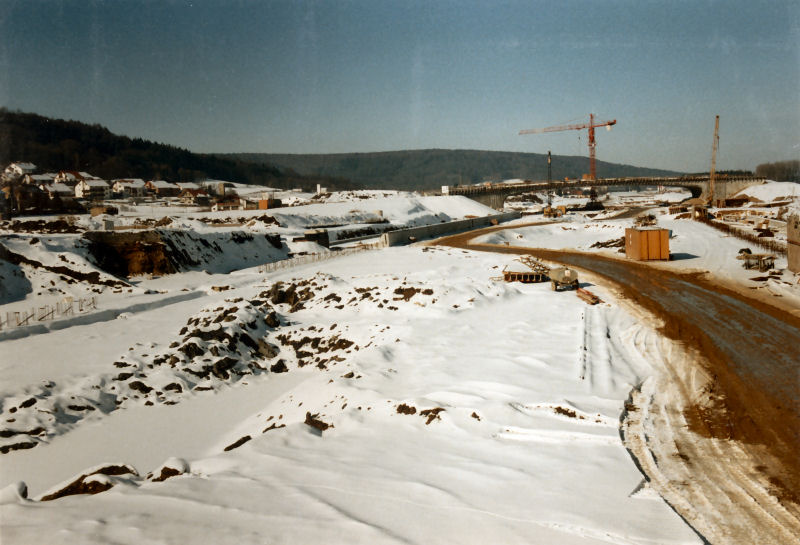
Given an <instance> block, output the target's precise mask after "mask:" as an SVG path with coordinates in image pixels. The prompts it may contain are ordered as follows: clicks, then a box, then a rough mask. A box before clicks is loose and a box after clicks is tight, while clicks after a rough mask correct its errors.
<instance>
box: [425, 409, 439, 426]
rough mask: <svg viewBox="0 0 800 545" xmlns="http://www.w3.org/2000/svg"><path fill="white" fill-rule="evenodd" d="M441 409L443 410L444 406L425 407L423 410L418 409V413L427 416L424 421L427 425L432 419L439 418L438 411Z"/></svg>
mask: <svg viewBox="0 0 800 545" xmlns="http://www.w3.org/2000/svg"><path fill="white" fill-rule="evenodd" d="M442 411H444V407H436V408H435V409H425V410H424V411H420V412H419V415H420V416H423V417H426V418H427V420H426V421H425V425H426V426H427V425H428V424H430V423H431V422H433V421H434V420H439V419H440V418H439V413H440V412H442Z"/></svg>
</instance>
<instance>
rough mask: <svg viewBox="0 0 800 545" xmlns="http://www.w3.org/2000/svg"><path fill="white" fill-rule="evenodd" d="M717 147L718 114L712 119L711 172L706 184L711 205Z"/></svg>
mask: <svg viewBox="0 0 800 545" xmlns="http://www.w3.org/2000/svg"><path fill="white" fill-rule="evenodd" d="M718 147H719V116H717V118H716V120H715V121H714V142H713V144H712V145H711V172H709V173H708V186H709V192H710V193H711V194H710V195H709V197H708V202H709V204H710V205H711V206H713V205H714V189H715V188H714V185H715V181H716V176H717V172H716V170H717V148H718Z"/></svg>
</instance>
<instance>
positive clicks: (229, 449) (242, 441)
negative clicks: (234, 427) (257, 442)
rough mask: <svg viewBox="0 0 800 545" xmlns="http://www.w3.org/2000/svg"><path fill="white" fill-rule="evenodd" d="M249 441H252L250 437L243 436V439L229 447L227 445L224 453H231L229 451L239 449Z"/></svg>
mask: <svg viewBox="0 0 800 545" xmlns="http://www.w3.org/2000/svg"><path fill="white" fill-rule="evenodd" d="M250 439H252V437H250V436H249V435H245V436H244V437H240V438H239V439H237V440H236V441H235V442H233V443H231V444H230V445H228V446H227V447H225V449H224V450H225V452H228V451H231V450H233V449H235V448H239V447H241V446H242V445H244V444H245V443H247V442H248V441H249V440H250Z"/></svg>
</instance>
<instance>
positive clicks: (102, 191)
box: [75, 178, 111, 200]
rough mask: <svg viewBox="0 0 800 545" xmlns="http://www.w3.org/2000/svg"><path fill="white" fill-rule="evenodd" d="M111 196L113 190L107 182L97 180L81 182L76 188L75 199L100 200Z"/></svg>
mask: <svg viewBox="0 0 800 545" xmlns="http://www.w3.org/2000/svg"><path fill="white" fill-rule="evenodd" d="M110 194H111V188H110V187H109V185H108V184H107V183H106V181H105V180H100V179H99V178H95V179H93V180H81V181H80V182H78V184H77V185H76V186H75V197H77V198H79V199H88V200H100V199H107V198H108V197H109V196H110Z"/></svg>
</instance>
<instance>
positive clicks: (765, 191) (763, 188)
mask: <svg viewBox="0 0 800 545" xmlns="http://www.w3.org/2000/svg"><path fill="white" fill-rule="evenodd" d="M743 195H747V196H748V197H755V198H757V199H759V200H762V201H764V202H772V201H777V200H783V199H785V198H790V199H793V200H798V199H800V184H798V183H796V182H773V181H771V180H768V181H767V183H765V184H760V185H754V186H751V187H748V188H745V189H742V190H741V191H739V192H738V193H737V194H736V196H737V197H739V196H743Z"/></svg>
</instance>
